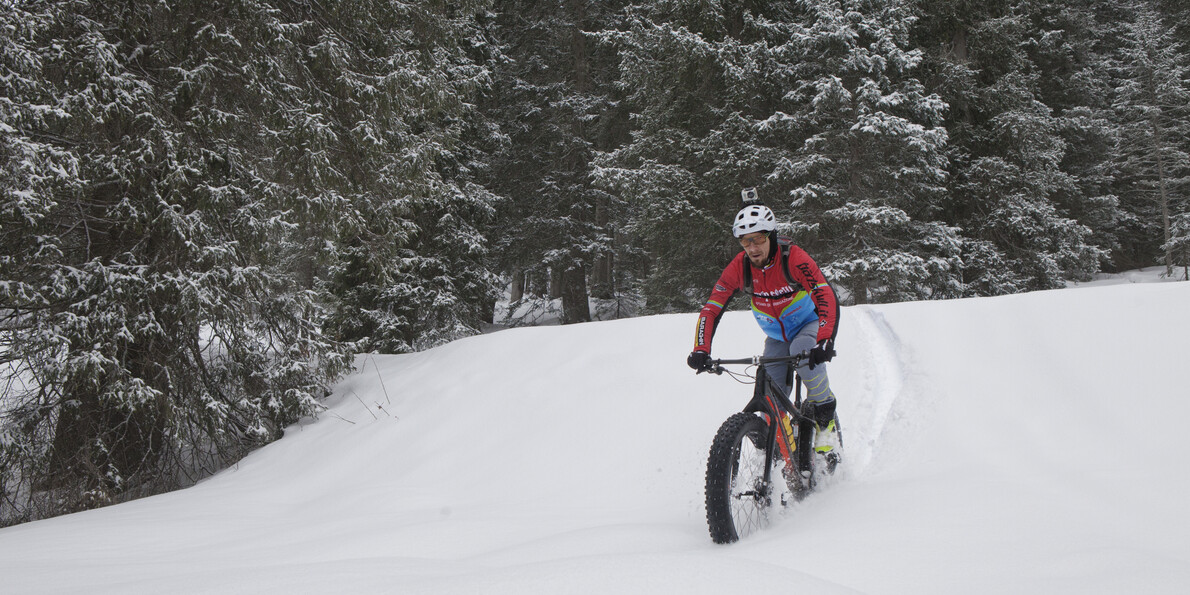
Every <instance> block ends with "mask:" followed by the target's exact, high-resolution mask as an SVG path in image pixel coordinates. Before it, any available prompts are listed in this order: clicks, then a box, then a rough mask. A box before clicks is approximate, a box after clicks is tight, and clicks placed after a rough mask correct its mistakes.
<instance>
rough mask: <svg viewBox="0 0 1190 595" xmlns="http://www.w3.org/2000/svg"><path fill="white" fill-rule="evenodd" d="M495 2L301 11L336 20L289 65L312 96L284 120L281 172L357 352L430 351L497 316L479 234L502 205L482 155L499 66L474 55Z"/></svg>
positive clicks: (336, 328) (338, 322)
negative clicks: (485, 97) (482, 111)
mask: <svg viewBox="0 0 1190 595" xmlns="http://www.w3.org/2000/svg"><path fill="white" fill-rule="evenodd" d="M485 5H486V2H463V3H453V4H452V5H450V6H446V5H443V4H440V3H400V2H391V1H389V0H354V1H347V2H338V3H333V4H325V5H320V4H309V5H302V6H301V7H300V8H299V7H294V8H292V10H295V11H299V14H298V15H296V16H295V19H297V20H299V21H301V22H304V23H327V24H328V26H326V27H321V28H317V30H316V32H314V33H310V34H307V35H305V36H303V37H301V38H299V43H300V44H301V45H302V46H303V47H302V51H301V52H300V53H298V54H296V55H295V57H294V61H293V64H292V65H291V66H290V67H291V68H293V69H295V70H296V71H297V72H300V73H301V75H302V80H303V81H304V84H305V85H309V86H310V88H311V89H312V90H313V91H312V92H309V93H306V92H305V91H303V89H302V88H299V89H298V90H297V91H298V92H300V93H305V94H304V95H303V97H304V100H302V101H299V102H297V103H295V105H294V109H293V110H291V111H289V112H286V113H285V114H283V116H284V119H283V120H281V121H280V122H278V124H277V126H276V133H277V134H278V135H281V136H282V137H283V138H286V139H287V140H286V142H285V144H286V145H287V146H288V149H286V151H285V153H284V154H282V155H281V156H280V157H281V161H280V165H282V167H281V169H280V171H281V172H287V173H288V174H289V175H291V176H292V181H293V185H294V189H295V190H296V192H297V194H296V195H295V196H294V197H293V198H292V200H293V201H294V204H295V208H297V209H299V212H302V213H304V216H303V217H304V219H303V221H304V222H305V225H304V226H303V228H302V229H304V230H305V231H306V236H307V240H306V250H305V252H306V253H307V254H308V255H309V256H308V258H309V260H310V262H311V263H312V267H313V268H314V274H313V275H312V276H311V278H312V279H326V280H328V281H329V283H328V284H327V285H326V286H325V287H326V288H327V289H329V291H330V292H331V293H332V294H333V295H334V297H335V302H336V304H337V307H336V310H335V313H334V315H333V316H332V318H331V320H330V321H329V323H328V328H329V329H331V330H332V331H333V332H334V334H335V335H336V336H337V337H339V338H340V339H343V340H348V341H352V342H355V343H356V345H357V348H358V349H363V350H368V351H381V352H389V353H400V352H406V351H411V350H417V349H424V348H427V347H432V346H434V345H438V344H441V343H443V342H446V341H449V340H451V339H455V338H459V337H462V336H467V335H471V334H475V333H476V332H478V330H479V328H480V326H481V324H482V323H483V322H484V321H485V320H489V319H490V316H491V314H490V311H491V304H492V303H493V302H494V301H495V292H496V287H497V280H496V277H495V275H494V274H492V273H491V272H490V270H489V268H488V265H487V258H488V246H487V243H486V242H485V241H484V238H483V237H482V231H481V230H482V227H483V226H484V225H486V224H487V223H488V222H489V221H490V220H491V218H492V217H493V216H494V203H495V197H494V195H492V194H491V193H490V192H489V191H488V190H486V189H485V188H483V187H482V186H480V185H479V184H477V183H476V180H477V176H478V175H479V172H478V171H477V170H478V169H480V168H481V167H482V166H481V165H479V164H478V163H477V162H476V160H475V158H474V156H475V155H474V154H475V151H476V145H475V143H476V142H479V141H478V140H477V139H476V137H477V136H482V135H486V134H489V132H487V129H486V128H485V127H484V126H482V125H481V124H480V122H479V120H478V118H479V114H478V112H477V110H476V109H475V104H476V101H477V99H478V97H479V95H480V93H481V92H483V90H484V89H486V88H487V87H488V85H490V72H489V71H488V69H487V68H486V66H485V65H483V64H478V63H476V61H475V59H473V57H472V56H470V55H468V49H469V48H472V47H474V46H475V45H476V44H482V40H481V39H480V37H479V36H480V35H481V31H480V29H479V28H478V27H477V22H476V15H477V13H479V12H481V11H482V10H483V8H484V6H485ZM328 215H329V216H328ZM328 224H330V225H332V226H333V227H332V228H330V229H328V228H327V225H328ZM324 267H325V268H324Z"/></svg>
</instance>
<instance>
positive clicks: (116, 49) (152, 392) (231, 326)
mask: <svg viewBox="0 0 1190 595" xmlns="http://www.w3.org/2000/svg"><path fill="white" fill-rule="evenodd" d="M21 4H22V5H21V6H20V7H19V9H18V10H15V11H14V12H13V13H12V14H11V15H6V18H8V20H6V21H5V25H6V26H5V27H4V33H3V35H5V37H4V40H3V46H0V47H3V51H4V55H3V57H2V58H0V59H2V60H3V64H4V68H5V69H6V70H7V71H8V72H6V74H8V73H10V72H11V73H19V74H20V77H17V78H13V77H8V76H6V77H4V78H5V80H8V81H15V82H14V83H13V84H12V85H11V86H9V87H7V88H6V89H5V91H6V92H5V100H6V101H5V105H6V108H5V111H4V112H3V116H4V120H3V129H2V132H3V133H4V134H5V135H6V137H5V147H6V149H7V150H11V151H15V152H17V153H20V154H22V158H21V160H20V161H19V162H10V163H6V164H5V170H4V172H5V176H4V177H5V180H6V181H5V184H4V187H3V188H2V189H0V191H2V192H3V195H2V196H3V199H2V200H3V205H4V206H3V209H2V210H0V217H3V218H4V220H3V224H2V226H0V244H2V245H3V246H5V248H6V249H7V248H12V251H11V252H9V251H7V250H6V252H5V256H6V258H5V259H4V260H3V261H2V263H0V264H2V268H0V273H2V275H3V278H2V279H0V286H2V287H3V291H2V292H0V300H3V301H2V303H0V312H2V313H3V316H4V320H5V326H4V329H3V333H4V334H3V347H4V358H5V363H6V369H5V371H4V372H5V382H4V384H3V387H4V392H3V395H2V397H0V433H2V435H3V439H0V482H2V486H0V487H2V493H3V498H4V500H5V502H4V503H5V506H4V507H3V510H4V511H5V518H3V519H0V521H2V522H4V523H9V522H18V521H21V520H27V519H31V518H37V517H43V516H51V515H53V514H59V513H62V512H68V511H71V510H77V509H80V508H87V507H92V506H98V505H102V504H105V503H108V502H111V501H117V500H122V499H127V498H131V497H136V496H138V495H143V494H148V493H153V492H156V491H160V490H164V489H169V488H172V487H176V486H178V485H185V484H187V483H189V482H192V481H194V480H196V479H198V478H200V477H202V476H203V475H205V474H208V473H210V472H213V471H215V470H217V469H218V468H220V467H221V466H222V465H225V464H227V463H228V462H231V461H234V460H235V459H237V458H238V457H240V456H242V455H243V454H244V453H245V452H247V450H248V449H250V448H253V447H255V446H258V445H260V444H263V443H265V442H267V441H269V440H272V439H274V438H276V437H278V436H279V435H280V433H281V431H282V429H283V428H284V427H285V426H286V425H288V424H290V423H292V422H294V421H296V420H297V419H299V418H300V417H302V416H304V415H307V414H310V413H312V412H314V411H315V410H316V409H317V407H318V405H317V402H316V399H317V398H319V397H321V396H322V395H323V394H324V392H325V391H326V389H327V387H328V385H329V383H330V382H331V381H333V380H334V379H335V378H336V377H337V376H338V375H339V373H340V372H341V371H342V370H344V369H345V368H346V366H347V365H349V360H348V358H347V357H346V356H347V354H346V353H345V352H344V350H343V348H342V347H341V346H340V345H337V344H336V343H335V342H333V341H330V340H328V339H327V338H326V337H324V336H323V334H322V332H321V330H320V326H321V323H322V320H323V319H324V317H325V315H324V313H323V312H322V311H321V307H320V304H321V303H322V302H321V301H320V300H319V299H318V296H317V295H315V294H314V292H312V291H311V290H310V289H309V287H308V286H307V284H305V283H303V282H302V278H301V277H300V276H299V275H298V274H297V273H298V271H295V270H294V269H293V267H291V266H290V263H289V262H288V261H287V260H286V258H284V257H285V256H286V255H287V254H288V253H289V250H288V249H287V248H286V246H287V245H289V244H291V243H292V242H293V238H294V237H295V236H297V234H298V230H299V227H300V226H299V221H297V220H295V211H294V207H293V203H292V202H290V201H289V199H290V198H291V197H292V196H293V194H294V193H293V192H292V191H291V190H289V189H288V188H291V187H292V186H290V187H287V186H286V185H285V183H284V180H283V179H281V176H279V175H278V172H277V169H276V165H277V163H278V161H277V155H278V154H279V153H280V151H281V150H282V149H284V147H282V146H279V144H278V137H277V135H275V134H272V132H273V131H275V130H276V129H275V128H269V127H268V124H269V123H270V122H271V121H275V118H277V117H278V114H283V113H287V111H288V110H289V109H290V108H292V104H290V103H287V102H288V101H290V100H291V98H292V97H294V96H296V95H297V90H299V89H302V88H303V84H302V81H300V80H298V79H296V78H295V76H294V72H293V71H292V70H290V69H287V68H285V67H284V66H283V64H282V61H283V59H284V58H279V56H281V57H284V56H290V57H292V56H293V51H292V50H293V48H294V47H296V46H295V45H294V44H293V43H292V42H291V40H290V39H289V38H288V37H287V36H288V35H292V34H295V33H296V32H299V31H301V30H302V29H303V27H304V26H306V25H303V24H300V23H292V22H289V21H286V20H284V19H283V18H282V15H281V14H280V12H279V11H277V10H275V9H273V8H271V7H270V6H268V5H265V4H260V3H254V2H238V1H229V2H221V1H217V0H212V1H204V2H201V3H199V2H185V1H180V2H173V3H169V4H165V3H120V4H112V3H89V2H78V1H70V0H63V1H58V2H40V3H21ZM35 9H36V14H33V13H34V12H35ZM22 20H23V22H21V21H22ZM7 25H12V26H7ZM31 81H32V82H36V84H27V83H28V82H31ZM279 88H281V89H283V90H286V91H292V92H291V93H274V92H273V91H276V90H278V89H279ZM30 141H32V142H30ZM45 164H50V165H49V166H47V165H45ZM8 256H12V258H7V257H8Z"/></svg>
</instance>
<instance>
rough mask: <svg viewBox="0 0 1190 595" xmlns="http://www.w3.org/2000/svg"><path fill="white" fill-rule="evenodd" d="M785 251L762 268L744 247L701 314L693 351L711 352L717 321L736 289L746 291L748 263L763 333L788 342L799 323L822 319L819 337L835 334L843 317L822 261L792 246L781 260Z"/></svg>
mask: <svg viewBox="0 0 1190 595" xmlns="http://www.w3.org/2000/svg"><path fill="white" fill-rule="evenodd" d="M782 252H784V251H783V250H777V253H776V255H775V256H774V257H773V262H771V263H769V265H768V266H767V267H765V268H763V269H758V268H756V267H755V266H753V265H752V262H751V261H750V260H748V255H747V253H745V252H740V253H739V254H738V255H736V257H735V258H734V259H732V261H731V264H728V265H727V268H725V269H723V274H721V275H719V281H718V282H717V283H715V289H714V290H713V291H711V297H710V299H709V300H707V304H706V305H705V306H703V307H702V312H701V313H699V315H698V328H697V332H696V333H695V337H694V350H695V351H705V352H707V353H710V352H711V339H712V338H713V337H714V335H715V326H716V325H717V324H718V322H719V318H720V317H721V316H722V315H723V310H725V309H726V308H727V304H728V302H730V301H731V298H732V297H734V296H735V294H736V293H739V292H740V291H742V290H744V285H745V281H744V267H751V269H752V270H751V272H752V296H751V297H752V314H753V315H754V316H755V317H756V322H758V323H759V324H760V328H761V330H763V331H764V334H766V335H768V336H770V337H772V338H774V339H776V340H778V341H789V340H791V339H793V336H794V335H796V334H797V332H798V331H799V330H801V328H802V327H803V326H805V325H807V324H809V323H811V322H814V321H818V340H819V341H822V340H823V339H834V337H835V332H836V330H837V326H838V320H839V302H838V300H837V299H836V298H835V291H834V290H833V289H831V286H830V285H829V284H827V282H826V279H825V278H824V277H823V276H822V271H821V270H819V268H818V265H817V264H815V262H814V260H813V259H811V258H810V255H808V254H806V251H805V250H802V249H801V248H799V247H797V246H790V247H789V259H788V261H787V262H782V260H783V256H782ZM781 266H788V271H789V278H790V279H792V280H793V281H794V282H795V283H796V284H797V285H799V287H791V286H790V284H789V282H787V281H786V277H785V274H784V273H782V272H781Z"/></svg>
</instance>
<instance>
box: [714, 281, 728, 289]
mask: <svg viewBox="0 0 1190 595" xmlns="http://www.w3.org/2000/svg"><path fill="white" fill-rule="evenodd" d="M715 291H727V288H726V287H724V286H722V285H720V284H718V283H716V284H715Z"/></svg>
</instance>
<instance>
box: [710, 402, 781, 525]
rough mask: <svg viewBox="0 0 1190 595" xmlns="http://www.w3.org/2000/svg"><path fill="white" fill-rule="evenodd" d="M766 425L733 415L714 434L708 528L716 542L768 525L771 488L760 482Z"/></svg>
mask: <svg viewBox="0 0 1190 595" xmlns="http://www.w3.org/2000/svg"><path fill="white" fill-rule="evenodd" d="M767 438H768V424H767V423H766V422H765V420H764V419H762V418H761V417H759V416H757V415H756V414H753V413H736V414H735V415H732V416H731V417H729V418H727V421H724V422H723V425H721V426H719V431H718V432H717V433H716V434H715V441H714V442H713V443H712V444H711V453H710V455H709V456H708V457H707V478H706V479H707V485H706V496H707V528H709V529H710V532H711V540H712V541H714V542H715V543H732V542H735V541H737V540H739V539H740V538H741V537H745V536H747V535H748V534H750V533H752V532H754V531H756V530H758V529H761V528H763V527H764V526H765V525H767V524H768V513H769V506H770V505H771V504H772V500H771V498H772V486H771V485H769V484H766V483H765V482H764V481H763V477H764V475H763V473H764V456H765V453H764V449H765V440H766V439H767Z"/></svg>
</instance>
